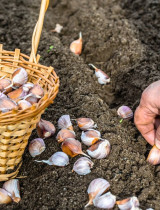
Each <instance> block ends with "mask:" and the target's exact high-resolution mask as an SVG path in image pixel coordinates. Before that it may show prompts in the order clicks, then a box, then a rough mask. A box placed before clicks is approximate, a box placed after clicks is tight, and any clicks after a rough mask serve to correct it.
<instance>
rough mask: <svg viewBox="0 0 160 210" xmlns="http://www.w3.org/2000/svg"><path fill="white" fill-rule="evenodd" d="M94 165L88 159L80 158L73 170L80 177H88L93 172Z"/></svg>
mask: <svg viewBox="0 0 160 210" xmlns="http://www.w3.org/2000/svg"><path fill="white" fill-rule="evenodd" d="M93 165H94V163H93V162H92V161H91V160H90V159H89V158H87V157H81V158H79V159H78V160H77V161H76V162H75V163H74V165H73V170H72V171H75V172H76V173H77V174H79V175H86V174H89V173H90V172H91V168H92V167H93Z"/></svg>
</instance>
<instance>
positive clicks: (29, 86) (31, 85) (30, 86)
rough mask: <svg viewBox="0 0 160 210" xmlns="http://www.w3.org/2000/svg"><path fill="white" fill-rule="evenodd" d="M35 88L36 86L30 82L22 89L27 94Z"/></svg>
mask: <svg viewBox="0 0 160 210" xmlns="http://www.w3.org/2000/svg"><path fill="white" fill-rule="evenodd" d="M33 87H34V84H33V83H30V82H28V83H26V84H24V85H23V86H22V88H23V90H24V91H25V92H27V93H28V92H29V90H30V89H32V88H33Z"/></svg>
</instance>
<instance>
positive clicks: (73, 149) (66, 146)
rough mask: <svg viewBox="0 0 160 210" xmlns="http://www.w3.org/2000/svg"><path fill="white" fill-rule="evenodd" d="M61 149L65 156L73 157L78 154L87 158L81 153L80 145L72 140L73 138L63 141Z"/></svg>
mask: <svg viewBox="0 0 160 210" xmlns="http://www.w3.org/2000/svg"><path fill="white" fill-rule="evenodd" d="M61 148H62V151H63V152H64V153H66V154H67V155H69V156H70V157H75V156H77V155H79V154H81V155H84V156H87V157H89V156H88V155H86V154H85V153H84V152H82V145H81V143H80V142H79V141H78V140H76V139H73V138H68V139H66V140H65V141H63V142H62V145H61Z"/></svg>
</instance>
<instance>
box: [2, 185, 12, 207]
mask: <svg viewBox="0 0 160 210" xmlns="http://www.w3.org/2000/svg"><path fill="white" fill-rule="evenodd" d="M10 196H11V194H10V193H8V192H7V191H6V190H5V189H3V188H0V204H8V203H11V202H12V198H11V197H10Z"/></svg>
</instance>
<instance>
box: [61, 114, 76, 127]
mask: <svg viewBox="0 0 160 210" xmlns="http://www.w3.org/2000/svg"><path fill="white" fill-rule="evenodd" d="M58 128H59V129H62V128H67V129H69V130H73V127H72V123H71V119H70V116H69V115H62V116H61V117H60V118H59V120H58Z"/></svg>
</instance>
